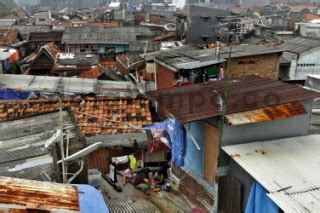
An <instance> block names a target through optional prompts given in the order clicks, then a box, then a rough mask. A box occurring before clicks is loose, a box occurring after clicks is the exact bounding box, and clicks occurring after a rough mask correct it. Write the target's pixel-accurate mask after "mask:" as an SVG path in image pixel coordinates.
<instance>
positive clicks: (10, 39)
mask: <svg viewBox="0 0 320 213" xmlns="http://www.w3.org/2000/svg"><path fill="white" fill-rule="evenodd" d="M17 36H18V30H17V29H0V45H6V46H10V45H12V44H14V43H16V40H17Z"/></svg>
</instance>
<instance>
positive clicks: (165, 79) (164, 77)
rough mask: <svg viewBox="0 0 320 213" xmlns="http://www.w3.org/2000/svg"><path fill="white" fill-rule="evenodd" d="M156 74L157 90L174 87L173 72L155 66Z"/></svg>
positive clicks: (157, 65) (160, 66)
mask: <svg viewBox="0 0 320 213" xmlns="http://www.w3.org/2000/svg"><path fill="white" fill-rule="evenodd" d="M156 70H157V71H156V72H157V80H156V81H157V89H158V90H159V89H168V88H172V87H174V80H175V72H173V71H172V70H170V69H168V68H166V67H164V66H162V65H160V64H156Z"/></svg>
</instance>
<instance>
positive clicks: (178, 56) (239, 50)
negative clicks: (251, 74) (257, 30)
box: [147, 45, 282, 69]
mask: <svg viewBox="0 0 320 213" xmlns="http://www.w3.org/2000/svg"><path fill="white" fill-rule="evenodd" d="M229 52H230V49H229V47H225V48H220V49H219V50H216V49H214V48H211V49H210V48H209V49H201V48H199V47H196V46H193V45H186V46H182V47H177V48H173V49H170V50H167V51H162V52H161V51H160V52H158V53H155V55H154V57H155V58H156V60H157V61H160V62H163V63H165V64H167V65H169V66H170V67H172V68H174V69H194V68H198V67H204V66H209V65H212V64H218V63H221V62H224V61H225V60H227V59H228V58H229ZM279 52H282V50H281V49H277V48H269V47H265V46H259V45H236V46H232V52H231V57H232V58H238V57H245V56H254V55H264V54H272V53H279ZM150 56H152V53H151V55H150V54H149V55H148V56H147V57H150Z"/></svg>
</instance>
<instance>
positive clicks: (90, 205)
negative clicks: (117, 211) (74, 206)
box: [76, 184, 109, 213]
mask: <svg viewBox="0 0 320 213" xmlns="http://www.w3.org/2000/svg"><path fill="white" fill-rule="evenodd" d="M76 186H77V188H78V194H79V205H80V212H81V213H93V212H94V213H109V209H108V207H107V205H106V203H105V201H104V199H103V196H102V194H101V192H99V191H98V190H96V189H95V188H94V187H92V186H90V185H82V184H77V185H76Z"/></svg>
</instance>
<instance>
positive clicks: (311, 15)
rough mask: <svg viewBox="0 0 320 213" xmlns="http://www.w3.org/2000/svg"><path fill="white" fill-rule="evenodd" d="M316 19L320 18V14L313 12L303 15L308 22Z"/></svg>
mask: <svg viewBox="0 0 320 213" xmlns="http://www.w3.org/2000/svg"><path fill="white" fill-rule="evenodd" d="M314 19H320V16H319V15H316V14H313V13H308V14H306V15H304V17H303V21H306V22H309V21H312V20H314Z"/></svg>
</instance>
